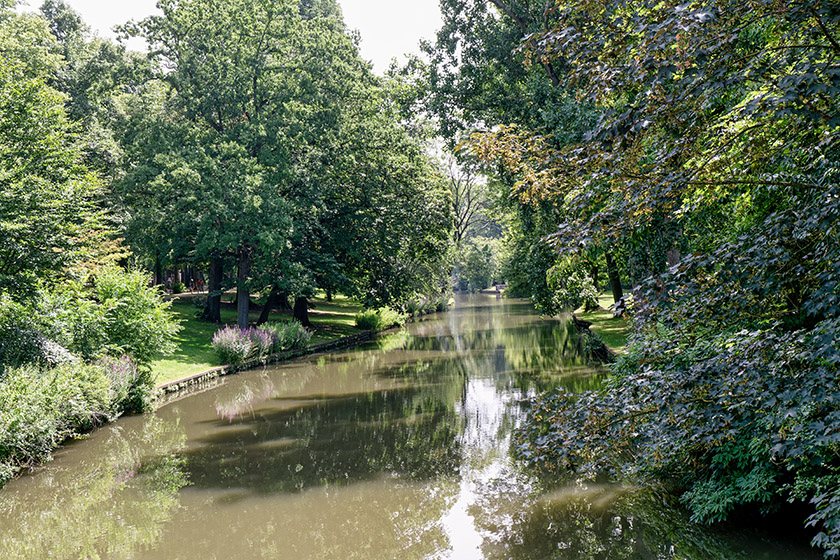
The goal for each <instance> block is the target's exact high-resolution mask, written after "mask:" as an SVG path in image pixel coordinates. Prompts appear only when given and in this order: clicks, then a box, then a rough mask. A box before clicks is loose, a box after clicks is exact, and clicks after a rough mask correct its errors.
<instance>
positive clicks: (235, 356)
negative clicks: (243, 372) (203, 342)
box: [213, 326, 254, 366]
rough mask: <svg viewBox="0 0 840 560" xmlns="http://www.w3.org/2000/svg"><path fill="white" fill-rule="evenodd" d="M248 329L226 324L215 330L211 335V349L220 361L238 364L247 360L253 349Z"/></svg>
mask: <svg viewBox="0 0 840 560" xmlns="http://www.w3.org/2000/svg"><path fill="white" fill-rule="evenodd" d="M248 330H249V329H240V328H239V327H229V326H227V327H224V328H222V329H219V330H218V331H216V334H214V335H213V350H215V351H216V356H218V358H219V361H220V362H222V363H223V364H231V365H234V366H239V365H242V364H244V363H245V362H246V361H247V360H248V358H249V357H250V356H251V354H252V353H253V351H254V343H253V342H252V341H251V337H250V336H249V335H248Z"/></svg>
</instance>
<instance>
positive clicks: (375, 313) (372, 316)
mask: <svg viewBox="0 0 840 560" xmlns="http://www.w3.org/2000/svg"><path fill="white" fill-rule="evenodd" d="M406 319H407V316H406V315H404V314H402V313H399V312H398V311H394V310H393V309H391V308H390V307H380V308H379V309H376V310H373V309H366V310H364V311H362V312H360V313H357V314H356V326H357V327H359V328H360V329H366V330H373V331H382V330H385V329H390V328H391V327H399V326H402V325H404V324H405V321H406Z"/></svg>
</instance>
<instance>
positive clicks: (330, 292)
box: [327, 288, 333, 301]
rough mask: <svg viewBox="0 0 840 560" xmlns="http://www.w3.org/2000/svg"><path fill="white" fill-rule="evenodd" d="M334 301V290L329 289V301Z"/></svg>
mask: <svg viewBox="0 0 840 560" xmlns="http://www.w3.org/2000/svg"><path fill="white" fill-rule="evenodd" d="M332 300H333V293H332V290H331V289H329V288H327V301H332Z"/></svg>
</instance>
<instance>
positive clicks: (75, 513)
mask: <svg viewBox="0 0 840 560" xmlns="http://www.w3.org/2000/svg"><path fill="white" fill-rule="evenodd" d="M128 420H131V421H134V422H135V423H139V424H141V425H140V426H139V427H137V428H135V429H132V430H130V437H125V434H124V433H123V430H122V429H121V428H120V427H107V428H103V429H102V430H100V431H99V432H97V433H96V434H95V440H94V441H87V442H84V443H85V444H91V446H93V449H88V450H86V451H87V453H85V455H84V456H83V457H79V458H78V459H81V460H78V461H75V462H71V463H70V464H67V465H62V467H58V468H56V467H53V466H51V465H50V466H48V467H46V468H44V469H43V470H41V471H39V472H37V473H35V474H33V475H31V476H28V477H25V478H23V479H20V480H17V481H14V482H13V483H12V484H10V485H9V486H8V487H7V488H6V489H5V490H4V491H3V492H2V493H0V527H2V538H0V558H8V559H15V560H28V559H32V560H43V559H45V558H50V559H55V560H63V559H67V560H75V559H78V558H98V557H105V558H126V557H131V556H130V555H129V554H130V552H131V551H136V550H140V549H142V548H149V547H154V546H156V545H157V544H158V543H159V542H160V541H161V538H162V534H163V531H164V528H165V526H166V524H167V523H168V522H169V521H170V520H171V519H172V516H173V514H174V513H175V511H176V510H177V509H178V503H179V497H178V492H179V490H180V489H181V488H183V487H184V486H186V485H187V484H188V480H187V476H186V474H185V471H184V463H185V461H184V459H183V458H182V457H181V456H180V455H179V453H180V452H181V451H182V450H183V448H184V440H185V438H184V433H183V430H182V429H181V426H180V425H179V423H177V422H164V421H162V420H161V419H160V418H158V417H156V416H148V417H145V418H132V419H128ZM92 439H94V438H92ZM89 447H90V446H89ZM66 452H70V453H72V452H73V446H70V449H69V450H66V451H64V453H66Z"/></svg>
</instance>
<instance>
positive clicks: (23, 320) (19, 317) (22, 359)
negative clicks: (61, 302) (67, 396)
mask: <svg viewBox="0 0 840 560" xmlns="http://www.w3.org/2000/svg"><path fill="white" fill-rule="evenodd" d="M36 316H38V314H37V313H36V312H35V311H33V310H32V309H31V308H27V307H26V306H24V305H21V304H18V303H15V302H13V301H12V300H11V299H10V298H9V296H8V295H6V294H3V295H0V378H2V377H3V372H4V370H5V369H6V368H8V367H12V368H14V367H20V366H24V365H29V364H35V365H42V366H57V365H60V364H66V363H70V362H74V361H76V360H77V358H76V357H75V356H74V355H73V354H72V353H70V352H69V351H68V350H67V349H66V348H64V347H63V346H62V345H60V344H58V343H57V342H54V341H53V340H50V339H49V338H47V337H46V336H44V335H43V334H41V332H39V326H38V325H37V323H36V322H35V317H36Z"/></svg>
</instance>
